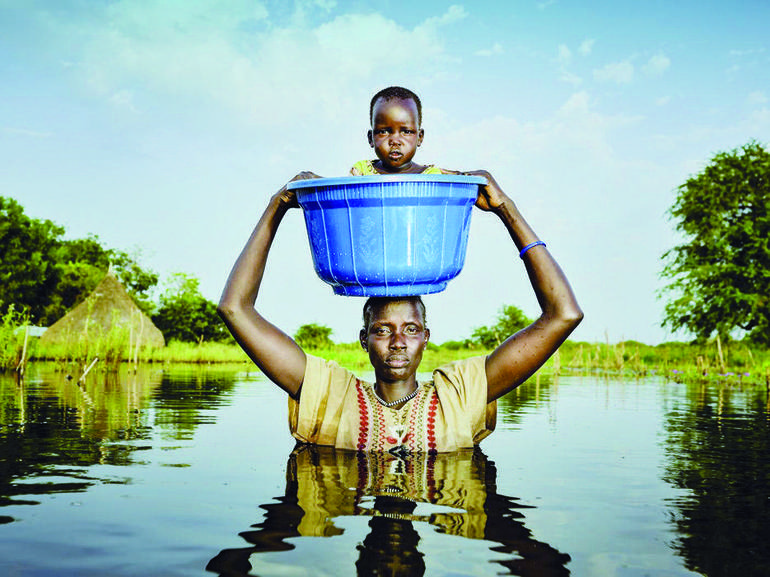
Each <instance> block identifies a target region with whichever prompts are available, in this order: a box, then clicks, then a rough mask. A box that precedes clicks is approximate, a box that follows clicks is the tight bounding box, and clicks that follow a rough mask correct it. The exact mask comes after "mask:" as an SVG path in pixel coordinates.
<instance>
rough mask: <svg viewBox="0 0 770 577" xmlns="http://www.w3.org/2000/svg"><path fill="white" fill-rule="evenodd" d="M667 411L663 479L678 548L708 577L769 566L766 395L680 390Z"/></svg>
mask: <svg viewBox="0 0 770 577" xmlns="http://www.w3.org/2000/svg"><path fill="white" fill-rule="evenodd" d="M686 393H687V394H686V396H682V395H680V396H678V397H677V398H676V399H675V400H674V401H672V403H671V404H672V406H671V407H670V408H669V411H668V413H667V415H666V423H665V426H666V431H667V435H668V439H667V453H668V456H669V461H668V464H667V467H666V472H665V478H666V480H667V481H668V482H669V483H671V484H672V485H674V486H675V487H677V488H679V489H683V490H685V493H684V494H683V496H682V497H680V498H678V499H676V500H674V503H673V506H674V508H675V514H674V515H672V520H671V521H672V523H673V524H674V525H675V527H676V531H677V533H678V535H679V536H678V538H677V540H676V542H675V543H674V547H675V549H676V550H677V553H678V554H679V555H680V556H681V557H682V558H683V559H684V561H685V564H686V566H687V567H688V568H690V569H693V570H695V571H698V572H701V573H703V574H704V575H709V576H710V577H720V576H733V575H741V576H752V575H757V576H759V575H767V574H768V567H770V542H768V536H770V411H769V410H768V407H769V406H770V405H769V402H770V397H769V396H768V391H767V390H763V389H759V388H756V387H741V386H721V387H707V386H703V385H691V386H689V387H686Z"/></svg>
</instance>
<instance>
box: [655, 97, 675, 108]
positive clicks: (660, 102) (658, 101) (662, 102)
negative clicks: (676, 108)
mask: <svg viewBox="0 0 770 577" xmlns="http://www.w3.org/2000/svg"><path fill="white" fill-rule="evenodd" d="M669 102H671V97H670V96H660V97H658V98H656V99H655V105H656V106H665V105H666V104H668V103H669Z"/></svg>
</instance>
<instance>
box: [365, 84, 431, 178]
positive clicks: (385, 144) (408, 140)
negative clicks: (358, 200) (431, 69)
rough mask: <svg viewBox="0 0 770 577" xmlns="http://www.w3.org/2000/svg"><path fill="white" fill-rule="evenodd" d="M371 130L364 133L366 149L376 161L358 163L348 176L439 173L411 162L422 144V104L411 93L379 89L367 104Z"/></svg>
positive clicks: (400, 90) (403, 90) (397, 89)
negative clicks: (368, 149) (367, 148)
mask: <svg viewBox="0 0 770 577" xmlns="http://www.w3.org/2000/svg"><path fill="white" fill-rule="evenodd" d="M369 121H370V122H371V126H372V127H371V129H370V130H369V132H368V133H367V136H368V138H369V146H371V147H372V148H373V149H374V153H375V154H376V155H377V160H361V161H359V162H356V163H355V164H354V165H353V168H351V169H350V174H351V175H353V176H369V175H376V174H442V172H444V171H442V170H441V169H440V168H438V167H437V166H434V165H432V164H431V165H428V166H422V165H420V164H417V163H416V162H412V159H413V158H414V155H415V153H416V152H417V148H418V147H419V146H420V145H421V144H422V139H423V136H424V134H425V133H424V131H423V129H422V126H421V124H422V103H421V102H420V98H419V97H418V96H417V95H416V94H415V93H414V92H412V91H411V90H408V89H407V88H402V87H400V86H390V87H388V88H384V89H382V90H380V91H379V92H378V93H377V94H375V95H374V97H373V98H372V102H371V104H370V105H369Z"/></svg>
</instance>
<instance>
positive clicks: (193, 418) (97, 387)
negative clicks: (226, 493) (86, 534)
mask: <svg viewBox="0 0 770 577" xmlns="http://www.w3.org/2000/svg"><path fill="white" fill-rule="evenodd" d="M69 373H70V371H66V370H61V367H54V366H50V367H48V366H42V365H41V366H38V367H31V368H30V371H29V372H28V374H27V376H26V378H25V379H24V380H20V379H18V378H16V376H15V375H9V374H0V507H6V506H17V505H36V504H39V498H40V497H41V496H43V495H52V494H55V493H62V492H82V491H85V490H86V489H88V488H89V487H90V486H92V485H93V484H95V483H101V484H105V483H127V482H129V480H128V479H127V478H126V477H118V478H105V477H98V478H97V477H94V476H93V474H91V473H89V471H88V467H91V466H92V465H115V466H122V467H130V466H131V465H136V464H137V454H138V453H137V451H142V450H145V449H149V448H151V442H150V439H151V436H152V434H153V431H155V432H160V434H161V435H162V436H163V437H165V438H170V439H184V438H190V437H191V436H192V432H193V431H194V429H195V428H196V426H197V425H199V424H200V423H202V422H205V421H206V417H205V416H204V412H205V411H207V410H209V409H211V408H212V407H214V406H216V405H217V403H218V402H221V398H222V396H223V393H225V392H226V391H228V390H229V389H231V388H232V386H233V383H234V382H235V378H236V374H235V373H233V372H232V371H229V372H221V373H220V372H217V371H211V370H207V371H201V370H189V369H188V370H183V371H169V370H164V369H163V368H160V367H153V366H149V365H147V366H144V367H141V368H140V369H139V370H138V371H131V370H128V369H127V368H126V367H122V369H121V370H120V371H108V372H102V373H100V372H98V371H94V372H92V373H90V374H89V375H88V377H87V378H86V379H85V382H82V383H80V382H77V380H76V379H73V378H72V376H71V375H70V374H69ZM151 405H152V407H153V410H152V411H148V410H147V409H148V407H150V406H151ZM139 454H140V453H139ZM128 470H130V469H127V471H128ZM14 520H15V518H14V517H13V516H12V515H8V514H6V515H2V514H0V523H10V522H12V521H14Z"/></svg>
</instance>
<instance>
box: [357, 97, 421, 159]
mask: <svg viewBox="0 0 770 577" xmlns="http://www.w3.org/2000/svg"><path fill="white" fill-rule="evenodd" d="M368 136H369V144H370V145H371V147H372V148H374V152H375V154H376V155H377V158H379V159H380V162H381V164H382V165H381V168H382V169H383V170H384V171H385V172H408V171H409V169H410V168H411V167H412V158H413V157H414V153H415V152H417V147H418V146H420V144H422V138H423V131H422V128H420V123H419V121H418V115H417V104H415V102H414V100H411V99H409V100H401V99H391V100H382V99H380V100H378V101H377V102H375V104H374V110H373V111H372V129H371V130H370V131H369V135H368Z"/></svg>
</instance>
